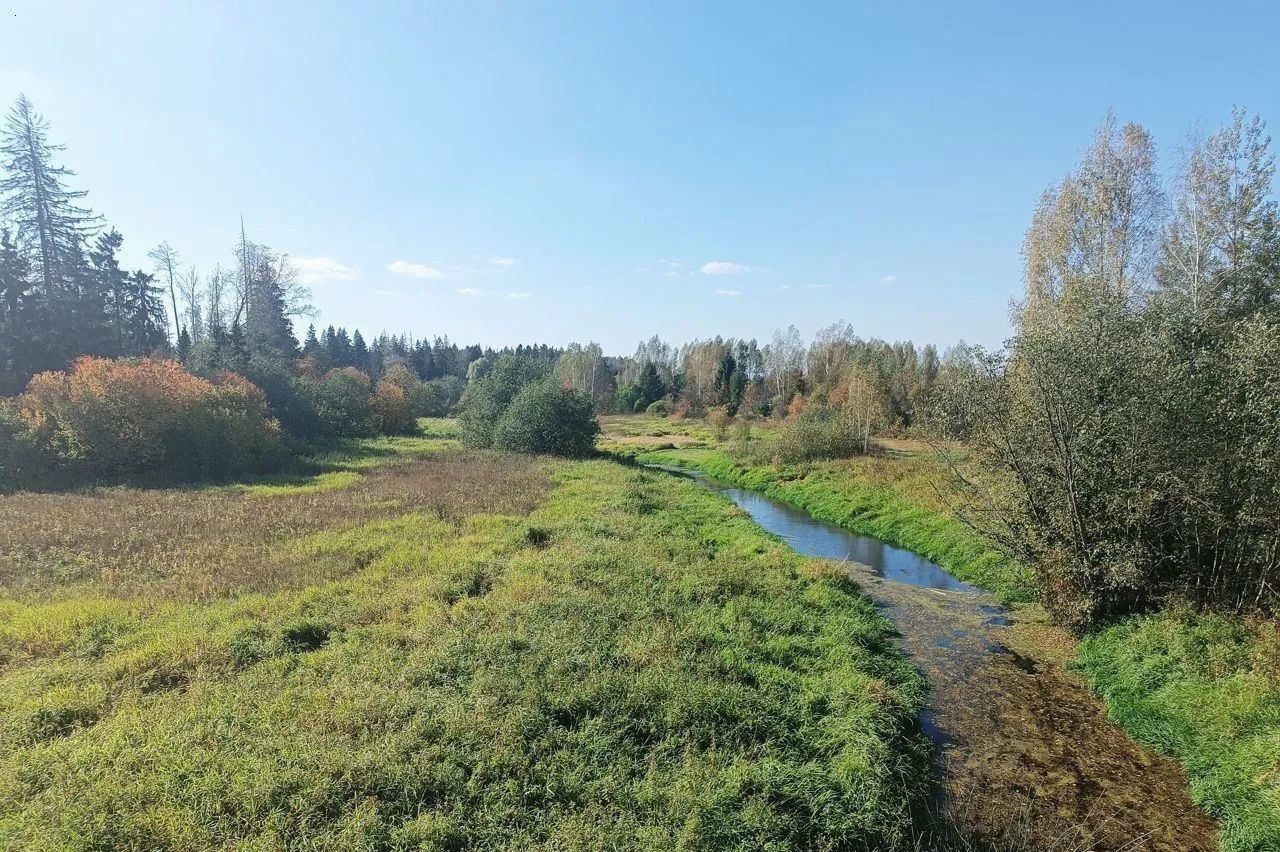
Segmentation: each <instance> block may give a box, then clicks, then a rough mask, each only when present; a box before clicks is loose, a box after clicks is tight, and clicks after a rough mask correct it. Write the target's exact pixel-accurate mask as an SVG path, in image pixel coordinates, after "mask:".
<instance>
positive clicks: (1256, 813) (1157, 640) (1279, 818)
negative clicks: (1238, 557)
mask: <svg viewBox="0 0 1280 852" xmlns="http://www.w3.org/2000/svg"><path fill="white" fill-rule="evenodd" d="M1080 667H1081V669H1082V671H1083V672H1084V674H1085V677H1087V678H1088V680H1089V682H1090V684H1091V685H1092V686H1093V688H1094V689H1095V690H1097V691H1098V692H1099V693H1101V694H1102V696H1103V697H1104V698H1105V699H1106V701H1107V711H1108V713H1109V715H1110V716H1111V718H1112V719H1113V720H1115V721H1116V722H1117V723H1118V724H1120V725H1121V726H1122V727H1123V728H1124V729H1125V730H1126V731H1127V732H1128V733H1129V734H1130V735H1131V736H1133V737H1134V738H1136V739H1137V740H1139V741H1141V742H1143V743H1146V744H1147V745H1150V746H1152V747H1153V748H1155V749H1157V750H1159V751H1161V752H1164V753H1165V754H1171V755H1173V756H1175V757H1177V758H1178V759H1179V760H1180V761H1181V762H1182V763H1183V765H1184V766H1186V768H1187V775H1188V776H1189V778H1190V780H1191V795H1192V798H1194V799H1195V801H1196V803H1197V804H1199V805H1200V806H1201V807H1203V808H1204V809H1205V810H1206V811H1208V812H1209V813H1210V814H1213V815H1214V816H1216V817H1218V818H1219V819H1220V820H1221V821H1222V836H1221V842H1222V848H1223V850H1225V852H1262V850H1276V849H1280V636H1278V635H1277V633H1276V628H1275V625H1274V624H1271V625H1267V624H1265V623H1264V624H1256V625H1250V624H1248V623H1247V622H1245V621H1243V620H1242V619H1239V618H1234V617H1227V616H1217V615H1195V614H1191V613H1183V612H1168V613H1163V614H1159V615H1150V616H1137V617H1130V618H1128V619H1125V620H1124V621H1121V622H1119V623H1118V624H1115V625H1113V626H1111V627H1107V628H1105V629H1103V630H1101V631H1098V632H1096V633H1093V634H1091V635H1089V636H1087V637H1086V638H1085V640H1084V641H1083V642H1082V643H1081V646H1080Z"/></svg>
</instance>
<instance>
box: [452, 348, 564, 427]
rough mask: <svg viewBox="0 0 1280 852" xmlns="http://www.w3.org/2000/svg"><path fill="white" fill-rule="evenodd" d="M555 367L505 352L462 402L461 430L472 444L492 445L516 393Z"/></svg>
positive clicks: (477, 380)
mask: <svg viewBox="0 0 1280 852" xmlns="http://www.w3.org/2000/svg"><path fill="white" fill-rule="evenodd" d="M550 369H551V365H550V364H548V363H547V362H546V361H543V360H541V359H534V358H522V357H519V356H516V355H510V354H508V355H503V356H502V357H501V358H499V359H498V360H497V362H496V363H495V364H494V365H493V368H492V369H491V370H490V371H489V372H488V374H486V375H484V376H480V377H478V378H476V379H475V380H474V381H472V382H470V383H468V385H467V389H466V391H465V392H464V393H463V394H462V399H461V401H460V402H459V403H458V432H459V435H460V437H461V438H462V443H463V444H464V445H466V446H468V447H481V448H483V447H492V446H493V445H494V441H495V439H496V438H497V429H498V421H499V420H501V419H502V415H503V413H504V412H505V411H506V410H507V406H509V405H510V404H511V400H513V399H515V397H516V394H518V393H519V392H520V391H521V390H523V389H524V388H525V387H526V386H528V385H531V384H533V383H535V382H537V381H539V380H541V379H543V378H545V377H546V376H547V375H548V374H549V372H550Z"/></svg>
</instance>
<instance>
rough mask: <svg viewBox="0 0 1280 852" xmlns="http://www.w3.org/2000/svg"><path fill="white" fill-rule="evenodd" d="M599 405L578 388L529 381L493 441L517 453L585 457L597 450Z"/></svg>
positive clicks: (496, 445)
mask: <svg viewBox="0 0 1280 852" xmlns="http://www.w3.org/2000/svg"><path fill="white" fill-rule="evenodd" d="M599 433H600V424H599V423H597V422H596V413H595V406H594V405H592V403H591V400H590V399H589V398H588V397H586V396H584V395H582V394H580V393H577V392H576V391H572V390H569V389H567V388H561V387H556V386H555V385H554V384H552V383H551V382H548V381H541V382H536V383H534V384H531V385H528V386H527V387H525V388H524V389H523V390H521V391H520V392H519V393H518V394H516V396H515V398H514V399H513V400H511V404H510V405H509V406H508V407H507V410H506V411H505V412H503V415H502V418H501V419H500V420H499V421H498V424H497V429H496V430H495V434H494V443H493V445H494V446H495V447H496V448H497V449H500V450H507V451H510V452H517V453H547V454H549V455H555V456H568V457H571V458H581V457H583V456H587V455H590V454H591V453H592V452H593V451H594V450H595V441H596V435H598V434H599Z"/></svg>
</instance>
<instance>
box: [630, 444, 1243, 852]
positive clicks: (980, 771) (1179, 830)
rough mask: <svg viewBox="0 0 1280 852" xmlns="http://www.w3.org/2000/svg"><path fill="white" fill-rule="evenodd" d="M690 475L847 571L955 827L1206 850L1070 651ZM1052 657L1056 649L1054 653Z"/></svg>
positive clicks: (896, 553)
mask: <svg viewBox="0 0 1280 852" xmlns="http://www.w3.org/2000/svg"><path fill="white" fill-rule="evenodd" d="M654 467H657V468H659V469H662V470H666V471H668V472H670V473H677V474H681V475H685V476H690V477H692V478H693V479H695V480H697V481H698V482H700V483H702V484H703V485H704V486H706V487H708V488H710V489H712V490H714V491H717V492H719V493H721V494H724V495H725V496H726V497H728V498H729V499H730V500H732V501H733V502H734V503H735V504H737V505H738V506H739V507H740V508H741V509H743V510H744V511H745V512H747V513H748V514H749V515H750V516H751V517H752V518H753V519H754V520H755V521H756V523H758V524H759V525H760V526H761V527H763V528H764V529H766V530H768V531H769V532H771V533H773V534H775V535H777V536H779V537H780V538H782V539H783V540H785V541H786V542H787V544H789V545H790V546H791V547H792V548H793V549H794V550H796V551H797V552H799V553H802V554H804V555H806V556H814V557H819V558H822V559H833V560H838V561H841V562H844V563H846V564H847V565H848V567H849V571H850V573H851V575H852V576H853V577H854V579H855V580H856V581H857V582H858V583H859V584H860V585H861V586H862V587H863V589H864V590H865V591H866V592H867V593H868V594H869V595H870V596H871V597H872V598H873V599H874V600H875V601H876V603H877V605H878V606H879V607H880V608H881V609H882V611H883V612H884V613H885V615H886V616H887V617H888V618H889V619H890V620H891V621H893V623H894V625H895V626H896V627H897V628H898V630H899V632H900V633H901V635H902V645H903V647H904V649H905V650H906V651H907V653H908V654H909V655H910V656H911V657H912V659H913V661H914V662H915V663H916V665H917V666H918V667H919V668H920V669H921V670H922V671H923V672H924V673H925V674H926V675H928V676H929V679H930V681H931V684H932V690H931V694H930V700H929V704H928V708H927V709H926V711H925V712H924V713H923V714H922V717H921V726H922V728H923V729H924V731H925V732H926V733H927V734H928V735H929V736H930V737H931V738H932V739H933V741H934V743H935V745H936V747H937V754H938V767H937V769H938V776H939V779H940V781H941V782H942V785H943V787H944V789H945V792H946V798H947V801H948V805H947V808H948V812H949V814H950V817H951V819H952V820H953V821H956V822H958V823H960V824H962V825H963V826H964V828H966V829H967V830H968V831H970V832H973V833H975V834H977V835H978V836H980V837H984V838H987V839H989V840H1001V839H1003V840H1004V841H1006V842H1009V841H1014V842H1013V843H1011V844H1010V845H1011V846H1015V847H1016V848H1020V849H1054V850H1063V852H1083V850H1097V852H1120V850H1134V849H1144V850H1159V851H1160V852H1164V850H1168V851H1169V852H1198V850H1205V852H1209V850H1215V849H1217V848H1218V847H1217V842H1216V826H1215V824H1214V823H1213V821H1212V820H1211V819H1209V817H1207V816H1206V815H1205V814H1204V813H1203V812H1202V811H1200V810H1199V809H1198V808H1196V807H1195V806H1194V804H1193V803H1192V802H1191V800H1190V798H1189V797H1188V795H1187V792H1186V778H1185V776H1184V774H1183V772H1182V770H1181V768H1180V767H1179V766H1178V765H1177V764H1176V763H1174V762H1173V761H1171V760H1168V759H1166V758H1163V757H1160V756H1158V755H1155V754H1152V753H1150V752H1148V751H1147V750H1145V749H1143V748H1142V747H1141V746H1139V745H1137V744H1136V743H1134V742H1133V741H1132V740H1130V739H1129V738H1128V737H1126V736H1125V735H1124V734H1123V733H1122V732H1121V731H1120V730H1119V729H1118V728H1116V727H1115V726H1113V725H1111V724H1110V723H1109V722H1107V721H1106V718H1105V715H1104V710H1103V707H1102V705H1101V704H1100V702H1099V701H1098V700H1097V699H1096V698H1095V697H1094V696H1093V694H1092V693H1091V692H1089V690H1088V689H1087V688H1086V687H1085V685H1084V684H1082V683H1081V682H1080V681H1079V680H1078V679H1077V678H1076V677H1075V676H1074V675H1071V674H1070V673H1068V672H1067V671H1065V670H1064V668H1063V666H1062V660H1063V659H1064V658H1065V656H1066V655H1067V653H1069V647H1070V646H1069V642H1068V641H1067V639H1066V637H1064V636H1063V635H1062V634H1061V633H1060V632H1059V631H1057V630H1056V629H1055V628H1053V627H1051V626H1050V625H1047V624H1045V623H1044V621H1043V619H1036V618H1035V617H1034V616H1028V615H1027V614H1026V613H1009V612H1007V611H1006V610H1005V609H1004V608H1003V607H1001V606H999V604H998V603H997V602H996V600H995V599H994V597H992V596H991V595H990V594H989V593H987V592H984V591H982V590H981V589H978V588H976V587H974V586H971V585H968V584H966V583H963V582H961V581H960V580H958V579H956V578H955V577H953V576H952V575H950V574H948V573H947V572H946V571H944V570H943V569H942V568H941V567H939V566H938V565H935V564H934V563H932V562H930V561H928V560H927V559H924V558H923V557H921V556H919V555H917V554H915V553H912V552H910V551H907V550H903V549H901V548H897V547H893V546H891V545H888V544H886V543H884V542H882V541H880V540H878V539H874V538H868V537H867V536H861V535H855V534H853V533H851V532H848V531H847V530H844V529H842V528H840V527H837V526H834V525H832V524H828V523H825V522H823V521H819V520H817V519H815V518H813V517H812V516H810V515H809V514H808V513H807V512H805V511H803V510H801V509H797V508H795V507H794V506H790V505H787V504H786V503H782V502H780V501H777V500H774V499H772V498H770V497H767V496H765V495H763V494H761V493H759V492H755V491H751V490H748V489H743V488H738V487H735V486H732V485H726V484H724V483H721V482H717V481H715V480H712V479H710V478H708V477H706V476H704V475H702V474H700V473H697V472H694V471H687V470H683V469H680V468H670V467H664V466H656V465H655V466H654ZM1055 648H1056V649H1057V650H1056V652H1055Z"/></svg>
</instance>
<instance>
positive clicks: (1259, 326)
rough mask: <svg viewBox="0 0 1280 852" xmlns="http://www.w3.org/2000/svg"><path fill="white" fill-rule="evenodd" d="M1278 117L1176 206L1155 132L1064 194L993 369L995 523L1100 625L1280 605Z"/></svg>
mask: <svg viewBox="0 0 1280 852" xmlns="http://www.w3.org/2000/svg"><path fill="white" fill-rule="evenodd" d="M1273 173H1274V163H1273V161H1272V158H1271V155H1270V153H1269V151H1268V150H1267V139H1266V138H1265V134H1264V131H1263V129H1262V126H1261V124H1260V122H1257V121H1253V122H1246V121H1245V117H1244V115H1243V113H1239V112H1238V113H1237V114H1236V115H1235V117H1234V121H1233V123H1232V124H1231V125H1229V126H1228V127H1227V128H1224V129H1223V130H1222V131H1220V132H1218V133H1216V134H1214V135H1212V136H1210V137H1208V138H1207V139H1206V140H1204V141H1203V142H1202V143H1200V144H1199V145H1198V146H1197V147H1196V148H1194V149H1193V150H1192V151H1191V152H1190V154H1189V157H1188V160H1187V163H1186V165H1185V166H1184V168H1183V174H1182V175H1180V178H1179V181H1178V183H1177V186H1178V195H1177V196H1176V197H1175V199H1174V204H1173V205H1171V212H1172V215H1171V216H1169V215H1167V213H1168V211H1170V205H1167V204H1166V203H1165V199H1163V198H1162V197H1161V196H1160V193H1159V183H1158V180H1157V177H1156V175H1155V163H1154V145H1153V143H1152V141H1151V139H1150V136H1149V134H1148V133H1147V132H1146V131H1145V130H1144V129H1143V128H1141V127H1138V126H1136V125H1129V126H1126V127H1124V128H1119V127H1117V126H1116V124H1115V122H1114V121H1113V120H1111V119H1108V121H1107V122H1106V123H1105V124H1104V125H1103V127H1102V128H1101V130H1100V131H1099V133H1098V136H1097V137H1096V139H1095V142H1094V144H1093V146H1092V147H1091V148H1090V150H1089V152H1088V153H1087V154H1086V157H1085V161H1084V162H1083V163H1082V164H1081V166H1080V168H1079V170H1078V171H1077V172H1076V173H1074V174H1072V175H1070V176H1069V177H1068V178H1067V179H1066V180H1065V181H1064V182H1063V184H1062V185H1061V186H1058V187H1054V188H1052V189H1051V190H1050V191H1049V192H1047V193H1046V195H1045V197H1044V199H1043V200H1042V202H1041V204H1040V206H1039V208H1038V209H1037V211H1036V214H1035V217H1034V219H1033V221H1032V227H1031V230H1030V232H1029V234H1028V237H1027V248H1026V257H1027V272H1026V277H1027V296H1026V301H1025V302H1024V304H1023V305H1022V306H1021V308H1020V310H1019V314H1018V317H1017V319H1018V326H1017V333H1016V335H1015V337H1014V339H1013V341H1012V342H1011V345H1010V347H1009V350H1008V352H1007V353H1006V355H1005V357H1004V358H1003V359H1001V360H996V361H994V362H988V363H985V364H980V366H981V368H982V371H983V372H985V373H986V375H983V376H980V381H978V382H976V383H975V388H976V390H977V391H978V395H977V399H976V400H975V401H974V403H973V404H972V405H969V406H967V407H966V410H969V411H973V412H976V413H977V417H976V418H974V420H975V422H976V427H975V428H974V429H973V430H972V433H973V434H972V442H973V443H974V444H975V445H976V446H977V448H978V449H979V452H980V455H981V457H982V458H983V460H984V461H985V463H986V467H987V475H986V476H985V477H984V482H985V484H986V486H987V493H986V494H983V495H981V497H980V499H979V500H978V501H977V502H978V503H979V504H980V505H982V506H983V510H982V512H981V513H979V514H975V521H977V522H980V523H983V524H984V525H985V526H987V528H988V529H989V530H990V532H991V534H992V535H993V536H996V537H998V539H999V540H1000V542H1001V544H1002V546H1003V547H1005V548H1006V549H1007V550H1008V551H1010V552H1012V553H1016V554H1018V556H1019V557H1020V558H1021V559H1023V561H1025V562H1026V563H1027V564H1031V565H1035V566H1036V570H1037V571H1039V572H1040V574H1041V577H1042V581H1041V587H1042V588H1043V591H1044V602H1045V605H1046V607H1048V608H1049V609H1050V611H1051V612H1052V613H1053V614H1054V615H1055V616H1056V617H1057V618H1058V620H1060V621H1061V622H1063V623H1065V624H1067V625H1069V626H1071V627H1073V628H1075V629H1077V630H1081V629H1085V628H1087V627H1088V625H1090V624H1091V623H1093V622H1095V621H1105V620H1106V619H1108V618H1110V617H1114V616H1116V615H1120V614H1124V613H1128V612H1133V611H1140V610H1142V609H1144V608H1147V607H1150V606H1152V605H1159V604H1160V603H1161V602H1162V601H1164V600H1166V599H1169V598H1171V597H1177V596H1189V597H1193V598H1195V599H1196V600H1197V601H1198V602H1200V603H1203V604H1207V605H1210V606H1213V607H1218V608H1223V609H1230V610H1239V609H1254V608H1257V609H1262V610H1272V611H1274V610H1275V609H1276V608H1277V607H1280V550H1278V549H1277V548H1276V547H1275V546H1274V543H1275V541H1276V540H1277V538H1280V509H1278V508H1277V507H1280V430H1278V428H1277V425H1276V424H1277V422H1280V382H1277V381H1276V379H1275V375H1276V370H1277V369H1278V368H1280V274H1278V273H1277V270H1280V212H1278V209H1277V206H1276V203H1275V200H1274V198H1273V197H1272V193H1271V189H1272V187H1271V182H1272V176H1273Z"/></svg>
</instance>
